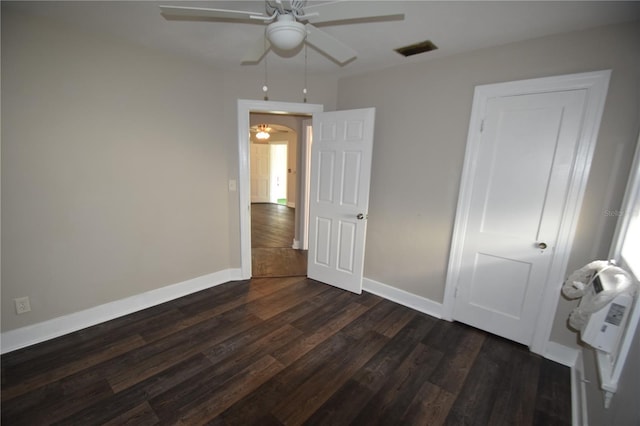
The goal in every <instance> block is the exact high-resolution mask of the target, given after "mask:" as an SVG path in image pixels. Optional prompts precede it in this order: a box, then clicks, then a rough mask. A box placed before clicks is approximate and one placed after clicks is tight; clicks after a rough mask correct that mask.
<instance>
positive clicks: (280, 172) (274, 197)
mask: <svg viewBox="0 0 640 426" xmlns="http://www.w3.org/2000/svg"><path fill="white" fill-rule="evenodd" d="M270 146H271V153H270V154H269V155H270V156H271V194H270V195H269V198H270V202H272V203H277V202H278V200H286V199H287V144H286V143H272V144H270Z"/></svg>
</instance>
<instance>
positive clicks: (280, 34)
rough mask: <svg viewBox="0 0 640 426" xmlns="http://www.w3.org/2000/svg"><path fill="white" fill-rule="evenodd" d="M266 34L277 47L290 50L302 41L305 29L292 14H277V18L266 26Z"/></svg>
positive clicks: (305, 32)
mask: <svg viewBox="0 0 640 426" xmlns="http://www.w3.org/2000/svg"><path fill="white" fill-rule="evenodd" d="M266 34H267V39H268V40H269V42H270V43H271V44H272V45H273V46H275V47H276V48H277V49H281V50H292V49H295V48H296V47H298V46H300V43H302V42H303V41H304V39H305V37H306V36H307V29H306V28H305V26H304V24H302V23H300V22H297V21H296V20H295V18H294V17H293V16H292V15H278V20H277V21H276V22H273V23H271V24H269V26H267V29H266Z"/></svg>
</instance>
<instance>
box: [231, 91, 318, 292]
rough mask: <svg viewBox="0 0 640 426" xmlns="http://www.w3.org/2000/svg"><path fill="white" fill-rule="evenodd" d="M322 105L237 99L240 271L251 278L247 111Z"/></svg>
mask: <svg viewBox="0 0 640 426" xmlns="http://www.w3.org/2000/svg"><path fill="white" fill-rule="evenodd" d="M322 111H324V105H320V104H299V103H292V102H275V101H259V100H250V99H238V198H239V201H240V275H241V279H243V280H247V279H249V278H251V168H250V163H249V152H250V149H249V137H250V133H249V128H250V127H251V125H250V121H249V114H250V113H251V112H264V113H280V114H313V113H314V112H322Z"/></svg>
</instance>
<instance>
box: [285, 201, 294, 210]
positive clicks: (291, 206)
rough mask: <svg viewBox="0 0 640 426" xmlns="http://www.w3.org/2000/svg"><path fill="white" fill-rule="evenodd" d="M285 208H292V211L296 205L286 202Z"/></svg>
mask: <svg viewBox="0 0 640 426" xmlns="http://www.w3.org/2000/svg"><path fill="white" fill-rule="evenodd" d="M287 207H290V208H292V209H295V208H296V203H292V202H290V201H287Z"/></svg>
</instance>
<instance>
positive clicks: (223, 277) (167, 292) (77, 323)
mask: <svg viewBox="0 0 640 426" xmlns="http://www.w3.org/2000/svg"><path fill="white" fill-rule="evenodd" d="M239 279H240V270H239V269H226V270H223V271H219V272H214V273H211V274H207V275H203V276H200V277H197V278H193V279H190V280H187V281H183V282H180V283H177V284H171V285H168V286H165V287H162V288H158V289H155V290H151V291H147V292H145V293H141V294H136V295H135V296H131V297H127V298H125V299H120V300H116V301H113V302H109V303H105V304H103V305H99V306H95V307H93V308H89V309H85V310H83V311H79V312H74V313H72V314H69V315H64V316H61V317H57V318H53V319H51V320H47V321H43V322H40V323H37V324H33V325H28V326H26V327H22V328H18V329H15V330H10V331H7V332H4V333H2V335H1V341H2V349H1V350H0V352H2V353H7V352H11V351H14V350H16V349H21V348H24V347H27V346H31V345H35V344H36V343H40V342H44V341H46V340H50V339H53V338H56V337H60V336H63V335H65V334H68V333H72V332H74V331H78V330H82V329H84V328H87V327H91V326H93V325H96V324H100V323H102V322H105V321H109V320H112V319H115V318H118V317H121V316H124V315H129V314H131V313H134V312H137V311H141V310H143V309H147V308H150V307H152V306H156V305H159V304H161V303H165V302H168V301H170V300H174V299H177V298H179V297H183V296H186V295H188V294H191V293H195V292H197V291H201V290H205V289H207V288H210V287H214V286H217V285H220V284H224V283H227V282H229V281H235V280H239Z"/></svg>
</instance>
